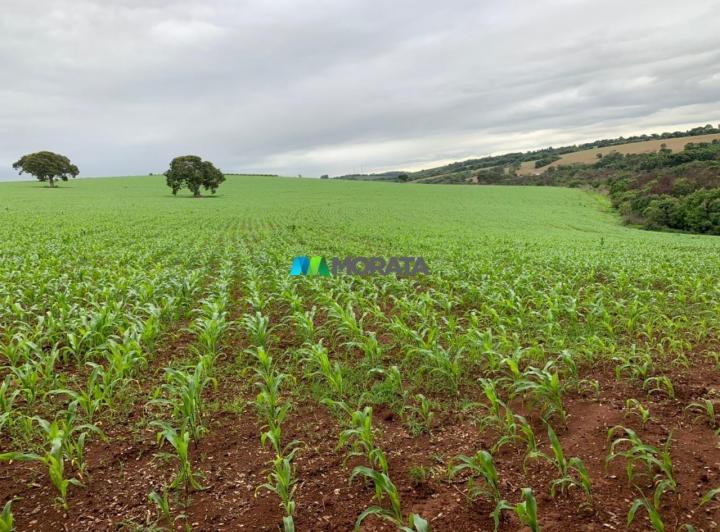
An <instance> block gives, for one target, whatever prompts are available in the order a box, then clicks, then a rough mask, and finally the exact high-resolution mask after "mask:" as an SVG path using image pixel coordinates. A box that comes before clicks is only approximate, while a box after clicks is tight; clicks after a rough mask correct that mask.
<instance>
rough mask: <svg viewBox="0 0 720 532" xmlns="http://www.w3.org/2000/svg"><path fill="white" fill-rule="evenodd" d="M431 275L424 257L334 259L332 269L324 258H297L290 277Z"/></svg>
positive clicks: (293, 263) (331, 262)
mask: <svg viewBox="0 0 720 532" xmlns="http://www.w3.org/2000/svg"><path fill="white" fill-rule="evenodd" d="M338 274H345V275H363V276H364V275H392V274H395V275H406V276H415V275H419V274H424V275H429V274H430V269H429V268H428V265H427V263H426V262H425V259H423V258H422V257H388V258H385V257H345V258H343V259H341V258H340V257H333V258H332V259H331V261H330V267H329V268H328V263H327V261H326V260H325V258H324V257H319V256H315V257H308V256H301V257H295V258H294V259H293V261H292V266H291V267H290V275H320V276H324V277H327V276H330V275H338Z"/></svg>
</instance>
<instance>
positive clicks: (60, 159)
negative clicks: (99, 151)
mask: <svg viewBox="0 0 720 532" xmlns="http://www.w3.org/2000/svg"><path fill="white" fill-rule="evenodd" d="M12 166H13V168H14V169H15V170H18V172H19V173H20V175H22V174H24V173H27V174H30V175H32V176H35V178H36V179H37V180H38V181H40V182H43V183H44V182H47V183H48V184H49V186H50V188H55V187H56V185H55V181H56V180H58V179H62V180H63V181H67V180H68V178H70V177H77V175H78V174H79V173H80V171H79V170H78V167H77V166H75V165H74V164H72V163H71V162H70V159H68V158H67V157H65V156H64V155H60V154H59V153H53V152H51V151H39V152H36V153H30V154H28V155H23V156H22V157H21V158H20V159H19V160H18V161H15V162H14V163H13V165H12Z"/></svg>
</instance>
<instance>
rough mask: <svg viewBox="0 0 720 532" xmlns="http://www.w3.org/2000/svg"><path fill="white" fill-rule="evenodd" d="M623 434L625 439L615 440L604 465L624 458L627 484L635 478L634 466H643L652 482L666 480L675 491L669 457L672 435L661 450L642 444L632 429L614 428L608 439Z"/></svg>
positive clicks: (670, 458) (609, 432)
mask: <svg viewBox="0 0 720 532" xmlns="http://www.w3.org/2000/svg"><path fill="white" fill-rule="evenodd" d="M621 431H622V432H624V434H625V437H623V438H617V439H615V440H614V441H613V442H612V444H611V445H610V452H609V453H608V456H607V458H606V459H605V463H606V465H607V464H609V463H610V462H611V461H612V460H615V459H616V458H620V457H622V458H625V460H626V462H627V464H626V469H625V470H626V473H627V478H628V482H632V480H633V478H634V476H635V466H636V465H642V466H644V469H645V473H646V474H650V475H653V474H654V475H655V478H654V480H655V481H656V482H660V481H662V480H668V481H669V483H670V484H669V485H670V486H672V487H673V489H675V487H676V486H677V484H676V482H675V477H674V474H673V463H672V457H671V456H670V443H671V441H672V434H671V435H670V436H668V438H667V440H666V441H665V445H664V446H663V448H662V449H658V448H656V447H653V446H652V445H648V444H646V443H643V441H642V440H641V439H640V437H639V436H638V435H637V434H636V433H635V431H633V430H632V429H628V428H626V427H623V426H619V425H618V426H615V427H613V428H611V429H610V430H609V431H608V439H612V438H614V437H615V435H616V434H617V433H618V432H621Z"/></svg>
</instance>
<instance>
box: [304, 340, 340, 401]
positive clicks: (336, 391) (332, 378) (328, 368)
mask: <svg viewBox="0 0 720 532" xmlns="http://www.w3.org/2000/svg"><path fill="white" fill-rule="evenodd" d="M302 352H303V353H304V354H305V355H306V358H304V359H303V362H306V363H307V364H308V365H309V366H310V367H312V368H313V371H310V372H308V373H307V376H308V377H315V376H321V377H323V380H324V381H325V383H326V384H327V387H328V388H329V391H330V394H331V396H333V397H339V398H342V397H345V393H346V391H347V387H346V384H345V380H344V379H343V372H342V368H341V366H340V363H339V362H337V361H335V362H334V363H333V362H330V357H329V356H328V351H327V349H326V348H325V346H323V344H322V341H321V342H318V343H316V344H312V345H311V346H308V347H306V348H303V349H302Z"/></svg>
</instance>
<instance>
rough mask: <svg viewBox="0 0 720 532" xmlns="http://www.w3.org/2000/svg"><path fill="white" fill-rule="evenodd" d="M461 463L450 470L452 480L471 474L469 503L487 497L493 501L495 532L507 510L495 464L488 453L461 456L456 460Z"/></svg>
mask: <svg viewBox="0 0 720 532" xmlns="http://www.w3.org/2000/svg"><path fill="white" fill-rule="evenodd" d="M456 461H458V462H459V463H458V464H457V465H455V466H453V467H451V468H450V471H449V477H450V479H452V478H454V477H455V476H457V475H458V474H459V473H461V472H463V471H467V472H468V473H469V476H468V479H467V494H466V495H465V496H466V497H467V499H468V501H471V502H472V501H475V500H477V499H478V498H479V497H485V498H488V499H490V500H491V501H492V503H493V504H494V505H495V509H494V510H493V512H492V513H491V514H490V515H491V517H492V518H493V521H494V523H495V530H497V529H498V527H499V526H500V515H501V513H502V511H503V510H504V509H507V501H505V500H504V499H503V498H502V495H501V493H500V485H499V479H498V474H497V470H496V469H495V462H494V460H493V457H492V455H491V454H490V453H489V452H487V451H478V452H477V453H476V454H475V455H474V456H471V457H469V456H464V455H460V456H458V457H457V458H456Z"/></svg>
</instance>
